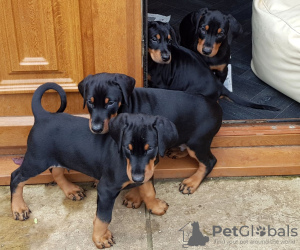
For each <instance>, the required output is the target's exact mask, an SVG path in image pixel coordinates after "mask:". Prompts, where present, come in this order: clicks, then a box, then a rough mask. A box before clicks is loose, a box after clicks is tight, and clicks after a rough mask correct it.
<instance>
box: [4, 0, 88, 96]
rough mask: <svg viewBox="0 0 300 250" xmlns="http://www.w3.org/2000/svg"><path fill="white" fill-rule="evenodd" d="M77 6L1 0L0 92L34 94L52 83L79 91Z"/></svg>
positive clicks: (57, 0)
mask: <svg viewBox="0 0 300 250" xmlns="http://www.w3.org/2000/svg"><path fill="white" fill-rule="evenodd" d="M79 13H80V12H79V2H78V1H64V0H53V1H52V0H29V1H22V0H2V1H0V16H1V17H2V18H1V23H0V53H1V55H2V56H1V57H0V65H1V68H0V79H1V82H0V94H11V93H13V94H16V93H32V92H33V91H34V90H35V89H36V88H37V86H38V85H40V84H42V83H44V82H48V81H54V82H57V83H59V84H60V85H61V86H62V87H63V88H64V89H65V90H67V91H77V84H78V82H79V81H80V80H81V79H82V78H83V65H82V48H81V33H80V18H79Z"/></svg>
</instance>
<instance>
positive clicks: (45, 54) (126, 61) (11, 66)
mask: <svg viewBox="0 0 300 250" xmlns="http://www.w3.org/2000/svg"><path fill="white" fill-rule="evenodd" d="M141 23H142V14H141V2H140V1H127V0H26V1H24V0H1V1H0V55H1V56H0V105H1V109H0V184H8V182H9V176H10V173H11V172H12V171H13V169H14V168H16V167H17V165H15V164H14V163H13V162H12V160H11V158H13V155H20V154H24V152H25V150H26V141H27V136H28V133H29V130H30V128H31V126H32V124H33V117H32V112H31V98H32V94H33V92H34V91H35V89H36V88H37V87H38V86H39V85H41V84H42V83H44V82H49V81H50V82H56V83H58V84H60V85H61V86H62V87H63V88H64V90H65V91H66V92H67V100H68V104H67V109H66V112H68V113H72V114H81V113H87V111H86V110H83V100H82V97H81V96H80V94H79V93H78V90H77V85H78V83H79V82H80V81H81V80H82V79H83V77H85V76H87V75H88V74H94V73H98V72H111V73H113V72H116V73H117V72H118V73H124V74H127V75H130V76H132V77H134V78H135V79H136V80H137V84H136V86H142V26H141ZM42 103H43V106H44V108H46V109H47V110H49V111H55V110H56V109H57V108H58V106H59V103H60V102H59V97H58V95H57V94H56V93H53V92H49V93H46V94H45V96H44V97H43V99H42ZM1 177H2V179H3V178H4V179H5V181H2V182H1Z"/></svg>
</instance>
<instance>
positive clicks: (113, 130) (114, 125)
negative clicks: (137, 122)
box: [108, 113, 128, 152]
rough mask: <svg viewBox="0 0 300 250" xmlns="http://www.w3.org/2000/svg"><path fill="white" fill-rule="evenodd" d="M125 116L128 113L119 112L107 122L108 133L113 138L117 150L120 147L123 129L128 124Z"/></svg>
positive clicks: (119, 149)
mask: <svg viewBox="0 0 300 250" xmlns="http://www.w3.org/2000/svg"><path fill="white" fill-rule="evenodd" d="M127 117H128V114H126V113H123V114H119V115H118V116H116V117H115V118H112V119H110V121H109V124H108V126H109V134H110V136H111V137H112V138H113V140H114V141H115V142H116V143H117V145H118V151H119V152H120V151H121V149H122V141H123V135H124V131H125V129H126V128H127V126H128V123H127Z"/></svg>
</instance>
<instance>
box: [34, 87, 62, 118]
mask: <svg viewBox="0 0 300 250" xmlns="http://www.w3.org/2000/svg"><path fill="white" fill-rule="evenodd" d="M49 89H53V90H55V91H57V92H58V94H59V96H60V100H61V103H60V107H59V109H58V110H57V111H56V113H62V112H64V110H65V108H66V106H67V96H66V92H65V91H64V90H63V88H62V87H61V86H59V85H58V84H56V83H54V82H47V83H45V84H43V85H41V86H39V87H38V88H37V89H36V91H35V92H34V94H33V97H32V101H31V109H32V113H33V116H34V118H35V119H37V118H38V117H40V116H42V115H44V114H49V112H48V111H46V110H45V109H44V108H43V106H42V103H41V100H42V96H43V95H44V93H45V92H46V91H47V90H49Z"/></svg>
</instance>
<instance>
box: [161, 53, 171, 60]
mask: <svg viewBox="0 0 300 250" xmlns="http://www.w3.org/2000/svg"><path fill="white" fill-rule="evenodd" d="M161 58H162V60H163V61H164V62H167V61H169V60H170V54H169V53H161Z"/></svg>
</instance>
